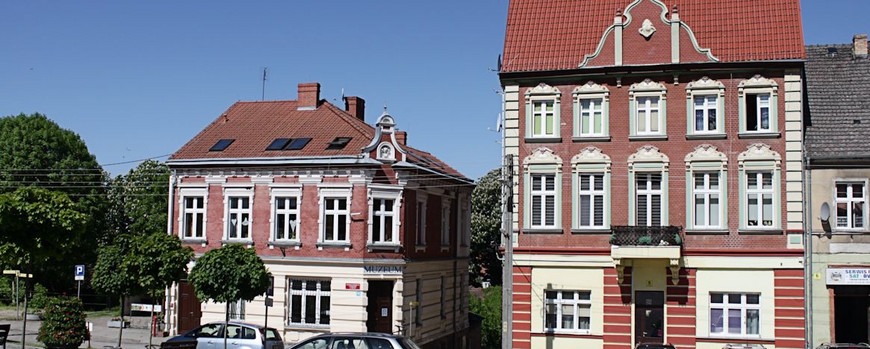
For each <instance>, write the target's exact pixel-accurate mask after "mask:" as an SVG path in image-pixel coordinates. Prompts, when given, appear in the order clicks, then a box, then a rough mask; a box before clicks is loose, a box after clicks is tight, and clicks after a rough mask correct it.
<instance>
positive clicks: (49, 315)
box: [36, 297, 90, 347]
mask: <svg viewBox="0 0 870 349" xmlns="http://www.w3.org/2000/svg"><path fill="white" fill-rule="evenodd" d="M42 316H43V321H42V325H41V326H39V334H38V335H37V336H36V340H38V341H40V342H42V343H45V344H47V345H55V346H59V345H69V346H75V347H78V346H79V345H81V344H82V342H84V341H86V340H87V339H88V338H90V333H89V332H88V328H87V325H86V324H85V313H84V311H82V302H81V301H80V300H78V299H75V298H68V297H62V298H52V299H51V300H49V302H48V304H47V305H46V306H45V311H44V313H43V315H42Z"/></svg>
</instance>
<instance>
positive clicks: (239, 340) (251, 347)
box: [163, 321, 284, 349]
mask: <svg viewBox="0 0 870 349" xmlns="http://www.w3.org/2000/svg"><path fill="white" fill-rule="evenodd" d="M227 328H228V329H229V331H228V332H227V338H226V341H227V349H284V341H283V340H281V336H280V335H279V334H278V331H277V330H275V329H274V328H265V327H263V326H260V325H252V324H246V323H241V322H233V321H230V322H229V324H228V325H227ZM194 341H195V342H196V349H223V347H224V323H223V322H212V323H208V324H205V325H202V326H199V327H197V328H195V329H193V330H192V331H190V332H187V333H185V334H183V335H180V336H175V337H172V338H170V339H169V340H167V341H166V342H164V343H165V345H163V346H164V347H167V348H169V347H172V348H185V347H192V346H193V342H194ZM185 344H187V345H185Z"/></svg>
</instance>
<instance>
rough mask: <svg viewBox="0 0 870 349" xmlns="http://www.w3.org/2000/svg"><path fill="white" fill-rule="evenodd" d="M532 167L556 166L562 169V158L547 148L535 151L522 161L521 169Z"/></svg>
mask: <svg viewBox="0 0 870 349" xmlns="http://www.w3.org/2000/svg"><path fill="white" fill-rule="evenodd" d="M534 165H557V168H558V169H561V168H562V158H560V157H559V156H558V155H556V153H555V152H554V151H553V150H552V149H550V148H547V147H540V148H538V149H535V151H533V152H532V153H531V154H530V155H529V156H527V157H526V158H525V159H523V167H524V168H525V169H528V168H529V166H534Z"/></svg>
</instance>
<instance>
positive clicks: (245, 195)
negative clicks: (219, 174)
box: [224, 186, 254, 242]
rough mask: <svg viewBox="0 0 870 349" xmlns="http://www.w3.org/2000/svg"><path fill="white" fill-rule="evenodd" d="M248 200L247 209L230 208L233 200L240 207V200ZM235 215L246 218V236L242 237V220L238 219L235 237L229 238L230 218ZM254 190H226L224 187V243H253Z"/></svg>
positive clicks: (247, 188) (250, 188)
mask: <svg viewBox="0 0 870 349" xmlns="http://www.w3.org/2000/svg"><path fill="white" fill-rule="evenodd" d="M242 199H247V200H248V208H241V207H238V208H235V209H233V208H231V207H232V202H233V201H234V200H239V204H240V205H241V200H242ZM234 215H237V216H239V217H243V216H244V215H247V216H248V224H247V225H248V236H247V237H242V236H241V233H242V227H243V226H244V220H243V219H241V218H240V219H239V222H238V225H237V226H236V228H237V229H236V236H235V237H230V230H231V229H232V228H233V226H232V217H233V216H234ZM253 228H254V190H253V188H252V187H250V186H247V187H245V188H232V187H230V188H228V187H224V240H225V241H244V242H251V241H253V233H254V229H253Z"/></svg>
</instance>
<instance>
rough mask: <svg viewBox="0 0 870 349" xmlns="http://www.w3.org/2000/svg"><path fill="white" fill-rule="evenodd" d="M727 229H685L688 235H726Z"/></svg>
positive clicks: (728, 231)
mask: <svg viewBox="0 0 870 349" xmlns="http://www.w3.org/2000/svg"><path fill="white" fill-rule="evenodd" d="M730 232H731V231H730V230H728V229H686V234H688V235H728V234H729V233H730Z"/></svg>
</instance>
